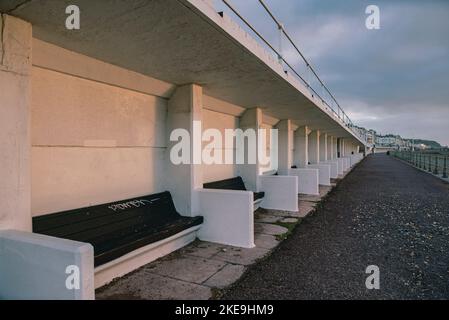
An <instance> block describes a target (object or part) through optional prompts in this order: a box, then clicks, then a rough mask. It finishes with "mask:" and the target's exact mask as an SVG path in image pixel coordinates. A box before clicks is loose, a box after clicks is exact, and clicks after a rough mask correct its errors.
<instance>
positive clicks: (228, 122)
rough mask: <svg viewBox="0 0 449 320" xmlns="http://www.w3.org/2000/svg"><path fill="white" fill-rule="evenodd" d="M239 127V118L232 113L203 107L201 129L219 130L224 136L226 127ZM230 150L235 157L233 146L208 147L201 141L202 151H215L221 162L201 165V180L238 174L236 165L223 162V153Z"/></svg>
mask: <svg viewBox="0 0 449 320" xmlns="http://www.w3.org/2000/svg"><path fill="white" fill-rule="evenodd" d="M219 103H220V102H219V101H215V100H214V105H216V104H219ZM238 127H239V118H238V117H236V116H233V115H229V114H224V113H221V112H216V111H210V110H204V109H203V131H204V130H207V129H215V130H219V131H220V133H221V134H222V136H223V137H224V136H225V130H226V129H233V130H235V129H237V128H238ZM227 151H230V152H232V153H233V154H234V157H233V159H235V152H236V149H235V146H231V147H226V145H225V144H223V145H222V148H221V149H215V148H211V147H209V144H208V143H203V152H208V153H209V154H211V155H214V154H215V153H216V152H220V153H221V154H222V158H221V159H222V163H223V164H205V163H203V165H202V171H203V182H204V183H207V182H213V181H218V180H224V179H228V178H233V177H236V176H238V175H239V173H238V168H237V165H234V164H224V163H225V153H226V152H227Z"/></svg>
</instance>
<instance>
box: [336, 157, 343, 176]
mask: <svg viewBox="0 0 449 320" xmlns="http://www.w3.org/2000/svg"><path fill="white" fill-rule="evenodd" d="M337 161H338V175H343V174H344V172H345V160H344V158H337Z"/></svg>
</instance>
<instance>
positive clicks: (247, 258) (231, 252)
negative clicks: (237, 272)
mask: <svg viewBox="0 0 449 320" xmlns="http://www.w3.org/2000/svg"><path fill="white" fill-rule="evenodd" d="M269 252H270V250H269V249H264V248H257V247H255V248H251V249H247V248H235V247H231V248H229V249H227V250H226V251H224V252H220V253H218V254H217V255H216V256H215V257H214V258H215V259H217V260H222V261H226V262H229V263H233V264H242V265H245V266H247V265H250V264H253V263H254V262H256V261H257V260H259V259H261V258H263V257H264V256H266V255H267V254H268V253H269Z"/></svg>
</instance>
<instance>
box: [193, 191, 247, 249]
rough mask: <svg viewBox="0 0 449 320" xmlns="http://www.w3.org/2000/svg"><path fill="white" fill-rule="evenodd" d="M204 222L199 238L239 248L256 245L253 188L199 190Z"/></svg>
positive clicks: (201, 213) (199, 202)
mask: <svg viewBox="0 0 449 320" xmlns="http://www.w3.org/2000/svg"><path fill="white" fill-rule="evenodd" d="M195 192H196V193H197V197H198V204H199V214H200V215H202V216H203V217H204V223H203V225H202V226H201V229H200V230H199V231H198V238H199V239H201V240H204V241H210V242H216V243H222V244H227V245H231V246H236V247H243V248H253V247H254V202H253V193H252V192H251V191H234V190H214V189H197V190H195Z"/></svg>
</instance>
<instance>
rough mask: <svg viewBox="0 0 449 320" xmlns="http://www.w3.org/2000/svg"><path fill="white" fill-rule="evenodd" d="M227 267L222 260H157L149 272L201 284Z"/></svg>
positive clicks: (186, 258) (149, 266) (148, 268)
mask: <svg viewBox="0 0 449 320" xmlns="http://www.w3.org/2000/svg"><path fill="white" fill-rule="evenodd" d="M224 266H225V263H224V262H223V261H220V260H213V259H205V258H199V257H179V256H176V257H175V258H173V259H170V258H169V259H161V260H157V261H155V262H154V263H152V264H151V265H148V266H147V271H148V272H151V273H154V274H158V275H160V276H167V277H170V278H174V279H178V280H183V281H187V282H193V283H197V284H201V283H202V282H204V281H206V280H207V279H209V278H210V277H211V276H212V275H214V274H215V273H217V272H218V271H219V270H220V269H222V268H223V267H224Z"/></svg>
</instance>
